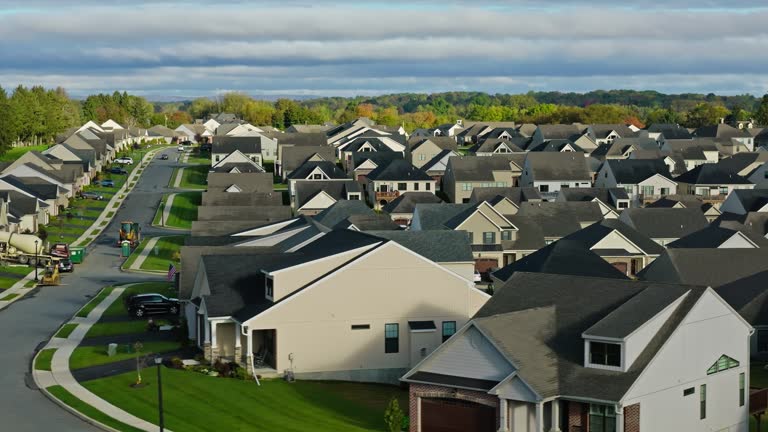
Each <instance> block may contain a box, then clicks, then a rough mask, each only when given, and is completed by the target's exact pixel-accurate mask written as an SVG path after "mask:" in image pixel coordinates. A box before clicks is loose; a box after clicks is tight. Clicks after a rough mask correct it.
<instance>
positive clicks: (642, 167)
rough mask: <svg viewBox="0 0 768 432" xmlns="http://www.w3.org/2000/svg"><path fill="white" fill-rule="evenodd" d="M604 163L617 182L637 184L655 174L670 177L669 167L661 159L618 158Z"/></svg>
mask: <svg viewBox="0 0 768 432" xmlns="http://www.w3.org/2000/svg"><path fill="white" fill-rule="evenodd" d="M605 163H606V164H607V165H608V167H609V168H610V169H611V171H612V172H613V175H614V176H615V177H616V182H617V183H618V184H629V185H631V184H638V183H640V182H642V181H644V180H647V179H649V178H651V177H653V176H655V175H656V174H659V175H662V176H664V177H666V178H667V179H670V180H671V179H672V174H670V172H669V167H668V166H667V164H665V163H664V160H662V159H619V160H607V161H605Z"/></svg>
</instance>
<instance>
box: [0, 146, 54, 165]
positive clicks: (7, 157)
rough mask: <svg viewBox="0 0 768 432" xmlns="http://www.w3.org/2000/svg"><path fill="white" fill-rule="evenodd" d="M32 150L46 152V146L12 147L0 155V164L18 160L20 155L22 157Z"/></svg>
mask: <svg viewBox="0 0 768 432" xmlns="http://www.w3.org/2000/svg"><path fill="white" fill-rule="evenodd" d="M33 150H34V151H38V152H42V151H45V150H48V146H47V145H46V144H43V145H37V146H29V147H13V148H11V149H9V150H8V151H7V152H5V153H3V154H2V155H0V162H12V161H15V160H16V159H18V158H20V157H21V155H23V154H24V153H26V152H29V151H33Z"/></svg>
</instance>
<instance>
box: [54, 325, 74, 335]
mask: <svg viewBox="0 0 768 432" xmlns="http://www.w3.org/2000/svg"><path fill="white" fill-rule="evenodd" d="M76 328H77V324H64V325H63V326H62V327H61V330H59V332H58V333H56V337H57V338H68V337H69V335H71V334H72V332H73V331H75V329H76Z"/></svg>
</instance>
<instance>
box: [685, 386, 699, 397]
mask: <svg viewBox="0 0 768 432" xmlns="http://www.w3.org/2000/svg"><path fill="white" fill-rule="evenodd" d="M695 391H696V388H694V387H688V388H687V389H685V390H683V396H690V395H692V394H693V393H694V392H695Z"/></svg>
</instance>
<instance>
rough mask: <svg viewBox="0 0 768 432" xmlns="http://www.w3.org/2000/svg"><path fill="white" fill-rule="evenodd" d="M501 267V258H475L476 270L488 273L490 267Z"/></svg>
mask: <svg viewBox="0 0 768 432" xmlns="http://www.w3.org/2000/svg"><path fill="white" fill-rule="evenodd" d="M498 267H499V260H495V259H490V258H479V259H476V260H475V270H477V271H478V272H480V273H487V272H488V270H490V269H495V268H498Z"/></svg>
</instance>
